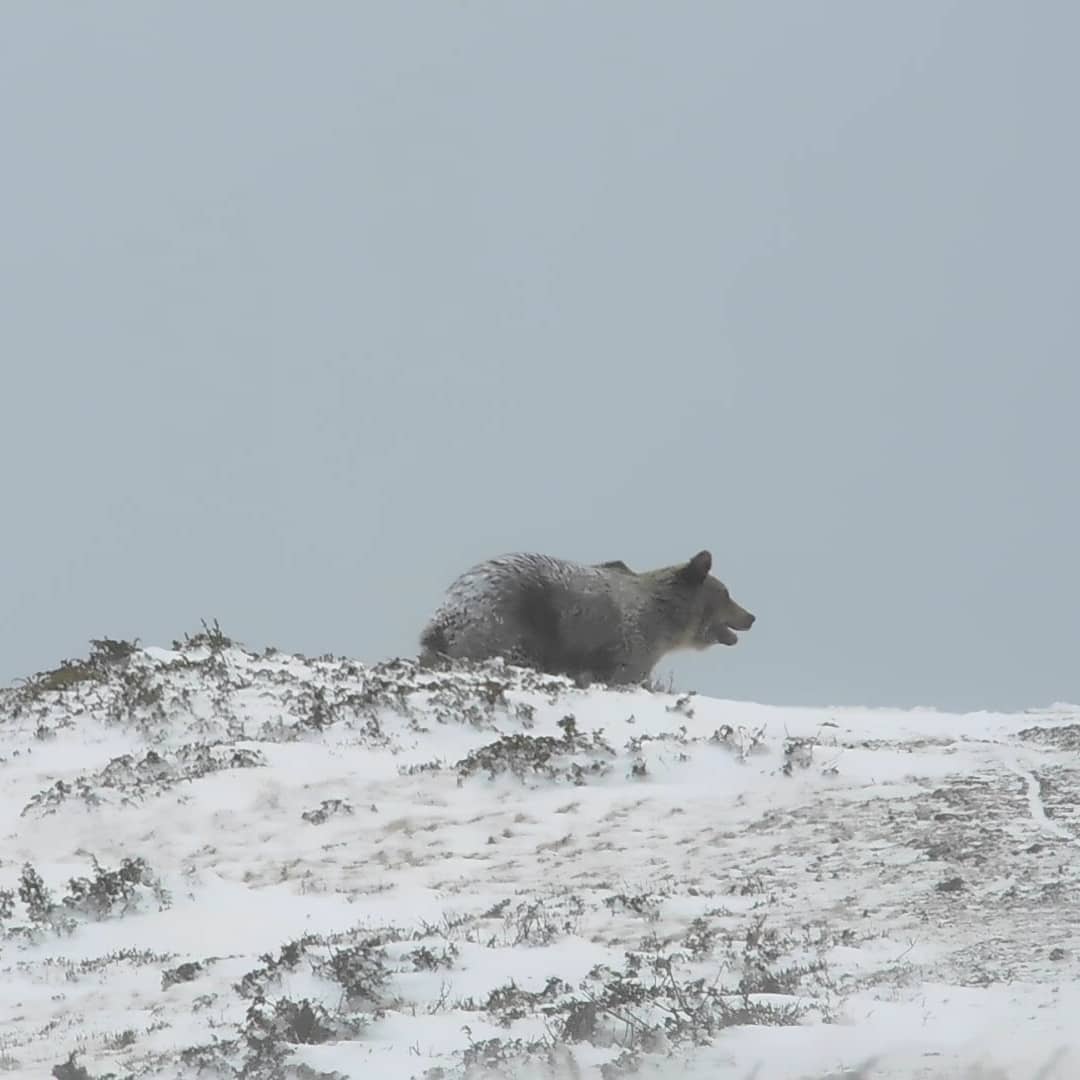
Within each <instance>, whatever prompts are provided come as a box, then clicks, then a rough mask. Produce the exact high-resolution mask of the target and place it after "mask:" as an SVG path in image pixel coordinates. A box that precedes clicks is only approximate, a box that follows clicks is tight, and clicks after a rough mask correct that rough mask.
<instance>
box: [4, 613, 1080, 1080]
mask: <svg viewBox="0 0 1080 1080" xmlns="http://www.w3.org/2000/svg"><path fill="white" fill-rule="evenodd" d="M0 725H2V727H0V730H2V733H3V738H2V743H0V808H2V810H3V815H4V816H3V823H4V824H3V835H2V840H0V935H2V936H0V985H2V986H3V988H4V989H3V992H2V994H0V1072H3V1071H5V1070H6V1072H7V1075H14V1076H27V1077H43V1076H48V1075H50V1074H51V1075H52V1076H55V1077H58V1078H60V1080H91V1078H93V1080H99V1078H104V1077H109V1076H112V1077H118V1078H119V1077H143V1076H175V1077H188V1076H190V1077H195V1076H201V1077H215V1076H221V1077H229V1076H242V1077H253V1078H254V1077H279V1076H280V1077H298V1078H299V1077H303V1078H307V1080H316V1078H330V1077H379V1078H387V1080H409V1078H416V1080H458V1078H463V1077H468V1078H477V1077H497V1076H498V1077H502V1076H505V1077H537V1078H539V1077H559V1078H578V1077H581V1078H584V1077H597V1078H603V1080H616V1078H619V1077H629V1076H636V1077H643V1078H644V1077H688V1078H702V1080H703V1078H706V1077H708V1078H714V1077H729V1076H730V1077H738V1078H743V1077H750V1076H756V1077H758V1080H825V1078H827V1077H828V1078H833V1080H839V1078H841V1077H847V1078H854V1077H866V1078H871V1077H875V1078H876V1077H881V1078H900V1077H904V1078H909V1077H927V1078H930V1077H934V1078H938V1077H940V1078H945V1077H958V1076H971V1077H976V1076H980V1077H986V1078H990V1077H995V1078H997V1077H1006V1076H1007V1077H1009V1078H1010V1080H1012V1078H1014V1077H1015V1078H1021V1077H1029V1076H1030V1077H1034V1076H1035V1075H1036V1074H1037V1073H1038V1075H1040V1076H1043V1077H1047V1078H1049V1077H1054V1076H1061V1077H1065V1076H1074V1075H1077V1073H1078V1072H1080V1046H1078V1045H1077V1043H1078V1040H1080V1037H1078V1036H1077V1035H1076V1034H1075V1027H1074V1023H1075V1017H1076V1016H1077V1015H1080V906H1078V905H1077V901H1076V897H1077V890H1078V887H1080V857H1078V856H1080V799H1078V795H1080V761H1078V758H1077V750H1078V749H1080V709H1076V708H1072V707H1068V706H1061V707H1054V708H1050V709H1046V710H1041V711H1032V712H1028V713H1023V714H1016V715H1004V714H991V713H978V714H970V715H964V716H959V715H950V714H946V713H940V712H936V711H933V710H926V709H922V710H906V711H898V710H884V709H877V710H867V709H851V708H843V709H818V708H804V709H794V708H779V707H770V706H766V705H757V704H751V703H743V702H735V701H724V700H716V699H710V698H705V697H701V696H698V695H694V694H689V693H684V694H675V693H666V692H659V691H648V690H644V689H632V690H611V689H605V688H603V687H591V688H589V689H587V690H582V689H579V688H577V687H575V686H574V685H573V684H571V683H570V682H568V681H567V680H564V679H561V678H551V677H547V676H540V675H537V674H535V673H532V672H529V671H525V670H522V669H516V668H510V667H506V666H504V665H501V664H499V663H491V664H484V665H479V664H461V665H456V666H454V667H453V668H448V669H446V670H434V669H422V668H419V667H417V666H416V665H415V664H414V663H412V662H410V661H406V660H393V661H388V662H386V663H381V664H376V665H373V666H364V665H362V664H359V663H357V662H355V661H352V660H349V659H344V658H335V657H320V658H306V657H302V656H294V655H285V654H282V653H279V652H276V651H275V650H272V649H268V650H266V651H264V652H256V651H252V650H250V649H248V648H245V647H243V646H241V645H239V644H237V643H235V642H233V641H230V640H229V639H228V638H227V637H226V636H225V635H224V634H223V633H222V632H221V631H220V629H219V628H218V627H217V626H216V625H215V626H214V627H212V628H204V631H203V632H201V633H199V634H196V635H194V636H191V637H186V638H185V639H184V640H183V641H178V642H174V643H173V645H172V647H171V648H155V647H139V646H138V645H136V644H131V643H125V642H118V641H111V640H107V639H106V640H102V641H98V642H94V643H93V646H92V649H91V652H90V654H89V656H88V657H86V658H85V659H82V660H73V661H65V662H64V663H62V664H60V665H59V666H58V667H57V668H55V669H53V670H52V671H48V672H43V673H41V674H39V675H36V676H33V677H32V678H30V679H27V680H25V681H24V682H22V683H20V684H18V685H16V686H14V687H12V688H10V689H6V690H3V691H0ZM1040 1068H1041V1069H1043V1070H1044V1071H1042V1072H1038V1070H1039V1069H1040ZM965 1070H967V1071H965ZM996 1070H1002V1071H1001V1072H998V1071H996Z"/></svg>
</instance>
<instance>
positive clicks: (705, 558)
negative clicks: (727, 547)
mask: <svg viewBox="0 0 1080 1080" xmlns="http://www.w3.org/2000/svg"><path fill="white" fill-rule="evenodd" d="M711 569H712V555H711V554H710V553H709V552H707V551H699V552H698V553H697V554H696V555H695V556H694V557H693V558H692V559H691V560H690V561H689V562H688V563H687V564H686V565H685V566H684V567H682V568H681V569H680V570H679V577H680V578H682V580H683V581H685V582H686V583H687V584H689V585H700V584H701V583H702V582H703V581H704V580H705V579H706V578H707V577H708V576H709V571H710V570H711Z"/></svg>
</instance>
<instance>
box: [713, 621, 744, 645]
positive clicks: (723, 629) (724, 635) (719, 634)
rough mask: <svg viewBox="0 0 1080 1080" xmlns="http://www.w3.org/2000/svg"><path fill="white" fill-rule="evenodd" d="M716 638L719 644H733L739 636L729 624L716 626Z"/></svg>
mask: <svg viewBox="0 0 1080 1080" xmlns="http://www.w3.org/2000/svg"><path fill="white" fill-rule="evenodd" d="M716 640H717V641H718V642H719V643H720V644H721V645H734V644H735V643H736V642H737V641H738V640H739V638H738V636H737V635H736V633H735V631H734V630H732V629H731V627H730V626H727V625H724V626H718V627H717V628H716Z"/></svg>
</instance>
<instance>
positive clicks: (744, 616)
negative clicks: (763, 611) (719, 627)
mask: <svg viewBox="0 0 1080 1080" xmlns="http://www.w3.org/2000/svg"><path fill="white" fill-rule="evenodd" d="M724 622H726V623H727V624H728V626H730V627H732V628H733V629H735V630H749V629H750V627H751V626H753V625H754V622H755V616H753V615H751V614H750V612H749V611H747V610H746V609H745V608H741V607H739V606H738V605H737V604H733V605H732V610H731V614H730V615H729V616H728V617H727V618H726V619H725V620H724Z"/></svg>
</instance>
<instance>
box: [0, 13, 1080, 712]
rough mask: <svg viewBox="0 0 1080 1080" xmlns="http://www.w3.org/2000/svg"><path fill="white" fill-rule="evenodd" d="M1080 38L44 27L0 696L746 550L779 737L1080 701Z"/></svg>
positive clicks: (441, 16) (541, 22) (785, 22)
mask: <svg viewBox="0 0 1080 1080" xmlns="http://www.w3.org/2000/svg"><path fill="white" fill-rule="evenodd" d="M1078 39H1080V6H1077V5H1076V4H1074V3H1070V2H1055V0H1042V2H1040V3H1038V4H1024V3H1020V2H1010V3H1001V2H993V0H972V2H967V3H951V2H945V0H933V2H930V0H917V2H914V3H902V4H901V3H885V2H871V3H868V2H866V0H828V2H818V3H803V2H801V0H799V2H796V0H790V2H784V3H778V2H761V0H746V2H735V3H733V2H727V3H717V2H712V0H710V2H708V3H679V4H671V5H669V4H657V3H649V4H644V3H635V2H628V0H603V2H598V0H592V2H590V3H586V4H582V3H561V2H552V0H544V2H542V3H541V2H528V3H525V2H513V3H494V2H489V3H478V2H474V0H458V2H446V3H443V2H429V3H426V4H418V3H406V2H399V0H395V2H392V3H391V2H386V3H356V2H352V0H350V2H344V0H343V2H339V3H332V2H329V0H320V3H318V4H300V3H290V4H284V3H276V2H275V3H271V2H267V0H258V2H255V0H247V2H243V3H241V2H237V3H230V4H219V3H183V4H180V3H174V4H146V3H142V2H141V0H140V2H134V0H132V2H123V3H121V2H111V3H109V2H107V3H99V4H93V5H89V4H87V5H74V4H60V3H53V2H47V0H32V2H31V0H27V2H24V3H10V4H6V5H5V6H4V9H3V12H2V13H0V130H2V132H3V166H2V170H0V196H2V203H0V205H2V208H3V229H2V242H0V304H2V305H3V312H2V318H0V362H2V364H3V378H2V382H0V385H2V391H3V393H2V398H0V400H2V425H0V470H2V473H0V481H2V484H0V492H2V498H3V505H4V525H3V529H2V531H0V537H2V539H0V551H2V558H0V575H2V578H0V620H2V622H0V680H3V681H8V680H11V679H14V678H16V677H18V676H22V675H26V674H29V673H30V672H32V671H35V670H38V669H41V668H43V667H45V666H50V665H52V664H55V663H56V662H57V661H58V660H60V659H61V658H63V657H65V656H80V655H85V653H86V650H87V647H88V646H87V641H88V639H89V638H93V637H102V636H110V637H126V638H134V637H137V638H139V639H140V640H141V641H142V642H144V643H146V644H168V643H169V642H170V641H171V640H172V639H173V638H176V637H181V636H182V635H183V633H184V632H185V631H188V632H194V631H196V630H198V629H199V620H200V619H201V618H206V619H207V620H211V619H213V618H215V617H216V618H218V619H219V620H220V622H221V625H222V627H223V629H224V630H225V631H226V632H227V633H229V634H231V635H232V636H234V637H236V638H238V639H240V640H242V641H244V642H245V643H247V644H249V645H251V646H254V647H257V648H262V647H263V646H265V645H268V644H274V645H277V646H279V647H281V648H284V649H288V650H292V651H299V652H304V653H307V654H319V653H323V652H334V653H337V654H346V655H350V656H355V657H357V658H359V659H362V660H365V661H374V660H377V659H380V658H383V657H387V656H392V655H413V654H415V650H416V635H417V633H418V631H419V629H420V627H421V626H422V623H423V621H424V620H425V618H426V617H427V615H428V614H429V612H430V611H431V610H432V608H433V607H434V606H435V605H436V603H437V602H438V600H439V597H440V594H441V592H442V590H443V588H444V587H445V586H446V585H447V584H448V583H449V581H450V580H451V579H452V578H453V577H454V576H455V575H456V574H457V573H458V572H459V571H461V570H463V569H464V568H465V567H467V566H468V565H470V564H471V563H473V562H476V561H478V560H480V559H482V558H484V557H487V556H489V555H494V554H497V553H500V552H504V551H511V550H535V551H542V552H547V553H550V554H556V555H562V556H566V557H569V558H577V559H581V560H585V561H597V560H602V559H624V560H625V561H626V562H628V563H629V564H630V565H631V566H632V567H633V568H635V569H645V568H649V567H654V566H658V565H664V564H668V563H672V562H675V561H677V560H681V559H685V558H688V557H689V556H690V555H692V554H693V553H694V552H695V551H697V550H699V549H700V548H703V547H707V548H709V549H711V551H712V552H713V556H714V568H715V572H716V573H717V574H718V575H719V576H720V577H721V578H723V579H724V580H725V581H726V582H727V584H728V585H729V586H730V587H731V590H732V592H733V594H734V596H735V597H736V599H737V600H739V601H740V602H741V603H743V604H744V605H745V606H746V607H748V608H749V609H750V610H752V611H753V612H755V613H756V614H757V616H758V622H757V625H756V626H755V627H754V629H753V630H752V631H751V632H749V633H748V634H746V635H745V636H744V637H743V639H742V642H741V643H740V644H739V645H738V646H737V647H736V648H733V649H719V648H717V649H714V650H712V651H710V652H708V653H705V654H702V655H694V656H688V657H685V658H684V659H680V660H678V661H675V662H672V663H668V664H665V665H663V666H661V668H659V669H658V672H657V673H658V674H660V675H663V674H664V673H666V672H671V673H673V674H674V675H675V677H676V682H677V684H678V685H680V686H686V687H688V688H696V689H698V690H700V691H702V692H705V693H712V694H717V695H720V696H725V697H736V698H749V699H754V700H757V701H763V702H776V703H802V704H808V705H829V704H845V703H846V704H893V705H918V704H926V705H939V706H942V707H949V708H965V709H967V708H970V709H976V708H1016V707H1023V706H1037V705H1045V704H1048V703H1050V702H1053V701H1061V700H1071V701H1077V700H1080V572H1078V569H1077V547H1078V540H1080V500H1078V497H1077V482H1076V479H1077V478H1076V473H1077V463H1078V450H1077V447H1078V440H1080V435H1078V432H1077V419H1078V414H1080V409H1078V407H1080V373H1078V367H1077V365H1078V362H1080V348H1078V346H1080V325H1078V322H1080V314H1078V313H1080V300H1078V294H1077V269H1076V262H1077V257H1078V252H1080V228H1078V222H1080V215H1078V211H1077V192H1078V191H1080V167H1078V164H1080V157H1078V141H1077V138H1076V103H1077V101H1078V100H1080V75H1078V68H1077V65H1076V62H1075V48H1076V42H1077V40H1078Z"/></svg>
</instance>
